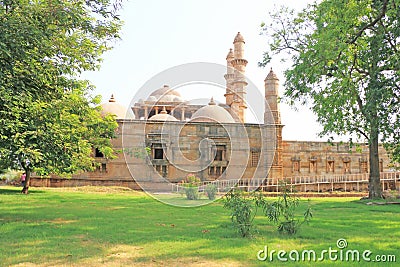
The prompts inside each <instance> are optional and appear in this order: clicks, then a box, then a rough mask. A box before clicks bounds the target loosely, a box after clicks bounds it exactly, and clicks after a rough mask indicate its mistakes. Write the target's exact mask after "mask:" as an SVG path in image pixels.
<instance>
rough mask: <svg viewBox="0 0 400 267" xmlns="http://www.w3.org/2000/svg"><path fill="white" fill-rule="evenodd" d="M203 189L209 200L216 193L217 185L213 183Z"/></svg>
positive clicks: (212, 198) (213, 197)
mask: <svg viewBox="0 0 400 267" xmlns="http://www.w3.org/2000/svg"><path fill="white" fill-rule="evenodd" d="M204 191H205V192H206V195H207V197H208V199H209V200H214V199H215V197H216V195H217V186H216V185H215V184H208V185H206V187H205V189H204Z"/></svg>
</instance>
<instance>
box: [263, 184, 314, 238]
mask: <svg viewBox="0 0 400 267" xmlns="http://www.w3.org/2000/svg"><path fill="white" fill-rule="evenodd" d="M281 188H282V195H280V196H279V197H278V200H277V201H274V202H272V203H266V202H263V204H262V206H263V208H264V212H265V215H266V216H267V217H268V219H269V220H270V221H272V222H273V223H275V224H276V225H277V226H278V231H279V232H280V233H285V234H289V235H293V234H295V233H296V232H297V231H298V229H299V228H300V226H301V225H302V224H303V223H305V222H306V223H308V222H309V221H310V220H311V218H312V212H311V208H310V207H308V208H307V209H306V211H305V212H304V213H303V216H302V219H299V218H297V217H296V214H295V211H296V209H297V207H298V206H299V198H298V197H297V196H296V195H295V194H294V193H292V192H291V190H290V189H291V188H290V187H289V186H288V185H287V184H286V183H282V185H281Z"/></svg>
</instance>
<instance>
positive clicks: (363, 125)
mask: <svg viewBox="0 0 400 267" xmlns="http://www.w3.org/2000/svg"><path fill="white" fill-rule="evenodd" d="M271 18H272V23H271V24H270V25H262V27H263V31H264V33H266V34H268V35H270V36H271V37H272V38H271V41H270V42H269V48H268V51H267V52H266V53H265V54H264V59H263V61H262V62H261V63H260V65H263V66H265V65H266V64H267V63H269V62H270V60H271V56H272V55H276V54H279V53H286V52H288V54H286V55H289V57H290V60H291V61H292V63H291V64H292V66H291V67H290V68H289V69H287V70H286V71H285V78H286V82H285V87H286V91H285V94H284V95H285V97H286V99H287V100H288V102H289V103H290V104H292V105H294V104H295V103H296V102H297V101H300V103H302V104H306V103H309V102H310V103H311V104H312V110H313V112H314V113H315V114H316V115H317V117H318V121H319V122H320V123H321V124H322V125H323V131H322V132H321V136H323V135H327V134H330V133H336V134H339V135H341V134H353V135H356V136H357V137H358V139H359V140H361V138H363V139H365V140H366V141H367V142H368V144H369V162H370V179H369V197H370V198H376V197H381V193H382V189H381V186H380V177H379V176H380V175H379V154H378V142H379V141H381V142H383V143H384V145H385V146H386V148H387V150H388V151H389V152H391V154H392V156H393V160H399V159H400V157H399V150H400V148H399V143H400V116H399V104H400V103H399V101H400V70H399V68H400V54H399V49H400V27H399V23H400V19H399V18H400V1H399V0H365V1H358V0H342V1H337V0H322V1H320V3H315V4H312V5H309V6H308V7H307V8H306V9H304V10H303V11H301V12H299V13H297V14H296V13H295V12H294V11H293V10H290V9H288V8H286V7H282V8H281V9H280V10H279V11H278V12H276V13H274V14H272V15H271Z"/></svg>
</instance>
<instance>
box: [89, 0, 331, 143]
mask: <svg viewBox="0 0 400 267" xmlns="http://www.w3.org/2000/svg"><path fill="white" fill-rule="evenodd" d="M311 2H312V1H311V0H281V1H271V0H264V1H261V0H251V1H248V0H247V1H245V0H202V1H199V0H166V1H162V0H125V2H124V6H123V9H122V11H121V13H120V14H121V19H122V20H123V21H124V26H123V28H122V31H121V37H122V38H121V40H119V41H118V42H116V43H115V46H114V48H113V49H112V50H111V51H109V52H107V53H106V54H105V55H104V56H103V58H104V61H103V63H102V67H101V69H100V70H99V71H96V72H90V73H84V74H83V78H85V79H89V80H90V81H91V82H92V83H93V84H94V85H95V86H96V89H95V91H94V94H100V95H102V97H103V102H106V101H108V99H109V97H110V96H111V94H114V96H115V98H116V100H117V101H118V102H119V103H121V104H122V105H124V106H125V107H128V106H129V105H130V102H131V100H132V99H133V97H134V96H135V94H136V93H137V92H138V90H139V89H140V88H142V86H143V85H144V84H146V82H147V81H149V80H151V79H152V77H154V76H155V75H157V74H158V73H160V72H163V71H164V70H167V69H169V68H173V67H174V66H178V65H181V64H187V63H193V62H210V63H217V64H221V65H225V64H226V59H225V58H226V55H227V53H228V51H229V48H233V39H234V37H235V36H236V34H237V32H241V34H242V35H243V37H244V39H245V58H246V59H247V60H248V65H247V68H246V76H247V78H248V79H250V80H251V81H252V82H253V83H254V84H255V85H256V86H257V88H258V89H259V90H260V92H261V94H263V92H264V79H265V77H266V75H267V74H268V72H269V70H270V68H271V67H272V68H273V70H274V72H275V73H276V74H277V76H278V78H279V79H280V84H281V87H280V94H281V95H282V94H283V92H284V90H285V88H284V87H283V83H284V76H283V71H284V70H285V69H286V68H288V67H289V66H288V65H285V64H283V63H281V62H280V60H279V59H278V58H274V59H273V60H272V62H271V64H270V65H268V66H267V67H266V68H260V67H258V65H257V63H258V62H259V61H261V60H262V54H263V52H264V51H265V50H266V48H267V43H268V38H270V37H268V36H265V35H261V34H260V33H261V26H260V25H261V23H262V22H266V23H268V21H269V18H268V14H269V12H271V11H274V10H275V9H277V8H278V7H279V5H287V6H290V7H293V8H296V9H299V10H300V9H301V8H304V7H306V5H307V4H308V3H311ZM169 83H173V82H172V81H165V82H164V83H160V84H159V86H157V87H156V88H150V89H151V90H156V89H158V88H160V87H162V86H163V85H164V84H169ZM179 92H180V93H181V94H182V96H183V97H184V98H185V99H188V100H189V99H196V98H199V97H204V98H208V97H210V96H213V97H214V98H215V99H216V100H218V101H220V102H224V97H223V94H224V90H222V89H221V88H215V87H214V88H213V87H208V88H199V87H198V86H192V87H190V86H186V87H185V88H183V89H182V90H181V91H179ZM297 108H298V110H295V109H293V108H291V107H289V106H287V105H285V104H281V118H282V123H283V124H284V125H285V127H284V128H283V139H284V140H299V141H300V140H309V141H312V140H319V141H326V140H327V137H324V138H322V139H320V138H318V136H317V133H318V132H319V131H320V130H321V126H320V125H318V124H317V123H316V117H315V116H314V115H313V113H312V112H311V111H310V110H309V108H308V107H301V106H298V107H297Z"/></svg>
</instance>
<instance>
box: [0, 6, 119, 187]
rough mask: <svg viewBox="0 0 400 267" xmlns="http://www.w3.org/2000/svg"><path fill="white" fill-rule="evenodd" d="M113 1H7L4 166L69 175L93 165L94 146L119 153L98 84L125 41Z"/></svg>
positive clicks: (0, 49) (3, 15)
mask: <svg viewBox="0 0 400 267" xmlns="http://www.w3.org/2000/svg"><path fill="white" fill-rule="evenodd" d="M119 4H120V2H119V1H118V2H112V0H74V1H69V0H53V1H39V0H36V1H28V0H5V1H0V125H2V126H1V128H0V140H1V142H0V165H2V166H5V167H12V168H19V169H21V168H22V169H23V170H24V171H25V172H26V174H27V179H26V186H25V188H24V190H23V191H24V192H25V193H27V192H28V188H29V179H30V175H31V172H32V171H36V172H38V173H40V174H48V173H54V174H70V173H74V172H76V171H79V170H90V169H92V168H93V164H94V159H93V158H92V157H91V154H92V149H93V147H94V148H98V149H100V151H102V152H103V154H104V155H105V156H107V157H112V156H113V151H112V148H111V144H110V138H112V137H113V136H114V131H115V129H116V127H117V124H116V122H115V119H114V118H112V117H110V116H106V117H101V116H100V112H99V107H96V105H98V103H99V98H98V97H91V96H90V95H89V92H90V90H91V89H92V86H91V85H90V83H89V82H87V81H81V80H79V79H78V77H79V74H80V73H81V72H83V71H88V70H96V69H97V68H98V67H99V66H100V62H101V55H102V54H103V53H104V52H105V51H107V50H109V49H111V46H112V41H114V40H116V39H118V38H119V36H118V32H119V29H120V26H121V23H120V21H119V19H118V16H117V14H116V12H117V10H118V8H119Z"/></svg>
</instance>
